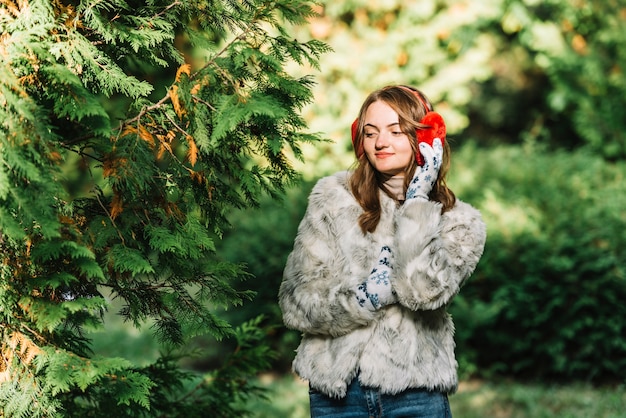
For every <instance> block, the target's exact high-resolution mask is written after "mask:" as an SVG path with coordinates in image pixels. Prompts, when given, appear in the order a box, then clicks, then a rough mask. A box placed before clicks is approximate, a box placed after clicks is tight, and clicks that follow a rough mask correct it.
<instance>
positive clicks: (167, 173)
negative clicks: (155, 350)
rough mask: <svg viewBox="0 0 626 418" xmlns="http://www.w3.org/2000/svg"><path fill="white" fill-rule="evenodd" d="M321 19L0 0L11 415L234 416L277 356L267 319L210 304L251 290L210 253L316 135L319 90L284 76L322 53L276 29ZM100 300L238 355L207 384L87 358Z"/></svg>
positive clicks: (290, 1)
mask: <svg viewBox="0 0 626 418" xmlns="http://www.w3.org/2000/svg"><path fill="white" fill-rule="evenodd" d="M313 15H314V12H313V11H312V9H311V4H310V3H309V2H308V1H295V0H279V1H277V2H264V1H245V2H236V1H228V0H226V1H219V2H216V1H212V0H208V1H204V2H195V1H194V2H187V1H178V2H174V3H171V2H162V1H150V2H126V1H123V0H105V1H88V0H85V1H80V2H59V1H55V2H47V1H43V0H31V1H11V0H6V1H3V2H2V5H1V6H0V25H1V26H2V28H3V35H2V37H0V56H2V61H1V62H0V121H1V122H0V124H1V125H0V126H1V129H0V253H1V254H2V262H1V263H0V316H1V318H0V324H1V325H0V350H1V351H2V354H3V355H2V359H3V361H2V362H0V402H1V403H0V407H2V409H3V411H4V412H3V413H4V416H7V417H20V416H152V415H159V414H160V412H159V411H170V412H167V413H168V414H169V415H168V416H177V415H175V414H174V413H173V412H171V411H177V412H176V413H177V414H179V415H182V414H185V415H187V416H194V414H196V415H198V416H199V414H200V412H198V411H202V408H204V407H208V408H209V409H208V410H211V411H214V415H215V416H241V415H242V414H243V413H244V412H243V411H239V410H235V409H234V407H233V406H232V405H235V403H236V401H238V400H239V398H240V397H241V396H246V394H251V395H252V394H255V393H256V390H255V389H254V387H252V386H250V385H248V384H247V383H246V378H247V377H246V376H249V375H253V374H254V373H255V372H256V371H258V370H259V369H262V368H263V367H266V366H267V364H268V363H267V360H265V358H266V357H268V356H269V353H268V351H267V348H266V347H265V345H264V344H262V343H261V340H262V335H264V334H263V333H262V332H261V330H260V329H259V326H260V325H259V324H260V322H259V321H260V320H258V321H252V322H250V323H248V324H247V325H245V326H243V327H242V328H241V329H237V330H234V329H233V328H232V327H231V325H230V323H229V322H228V321H226V320H224V319H223V318H221V317H220V316H219V314H218V312H217V311H216V309H215V308H217V307H221V308H228V307H232V306H238V305H241V304H242V303H243V302H244V301H246V300H249V299H250V298H251V297H252V293H251V292H250V291H248V290H246V289H242V288H235V287H234V285H235V284H236V283H237V282H238V281H240V280H242V279H244V278H246V277H247V276H248V273H247V272H246V271H245V270H244V268H243V267H242V266H241V265H238V264H233V263H229V262H223V261H221V260H220V257H219V254H216V245H215V243H216V241H217V240H219V238H220V236H221V234H222V233H223V231H224V230H225V229H227V228H228V222H227V219H226V215H227V214H228V213H229V212H231V211H232V210H233V209H242V208H247V207H254V206H256V205H258V203H259V199H260V198H261V196H263V195H264V194H265V195H269V196H271V197H277V196H279V195H280V194H282V193H283V191H284V190H285V188H286V187H287V186H288V185H290V184H293V183H294V181H295V180H297V179H298V174H297V172H296V170H295V169H294V168H293V166H292V162H291V160H290V158H289V156H295V157H298V158H300V157H301V156H302V151H301V149H300V147H301V145H302V144H303V143H308V142H315V141H318V137H317V136H316V135H312V134H308V133H305V132H303V130H304V129H305V128H306V122H305V121H304V119H303V118H302V116H301V115H300V114H299V113H300V111H301V110H302V108H303V107H304V106H305V105H306V104H307V103H309V102H310V101H311V99H312V94H311V88H312V86H313V80H312V78H311V77H310V76H302V77H294V76H292V75H290V74H289V73H288V71H287V68H288V67H289V66H290V65H293V64H294V63H295V64H296V66H302V65H309V66H313V67H317V63H318V59H319V57H320V56H321V54H323V53H325V52H326V51H328V47H327V46H326V45H325V44H323V43H321V42H319V41H316V40H312V41H305V42H299V41H298V40H296V39H294V38H293V36H292V35H291V34H290V32H289V30H287V26H288V25H294V24H295V25H301V24H304V23H306V22H307V19H308V18H310V17H311V16H313ZM103 294H106V295H110V296H111V297H113V298H116V299H118V300H119V301H120V302H121V306H122V308H121V310H120V315H122V316H123V317H124V319H125V320H127V321H129V322H131V323H132V324H134V325H135V326H137V327H143V326H144V325H145V324H150V325H152V327H153V330H154V332H155V334H156V336H157V337H159V338H160V339H161V341H162V343H163V344H164V346H168V347H170V346H171V347H173V348H172V349H173V350H174V351H172V353H177V352H176V347H180V346H182V345H184V343H186V342H188V341H189V340H190V339H191V338H193V337H196V336H199V335H211V336H212V337H214V338H216V339H218V340H219V339H222V338H226V337H233V338H236V339H237V340H238V342H239V345H238V346H239V347H240V348H239V349H238V351H237V352H236V353H234V354H232V356H231V360H230V363H228V366H227V367H226V368H225V369H224V370H217V371H215V372H214V373H215V375H214V376H213V379H208V380H207V377H202V376H200V377H198V376H191V375H189V374H188V373H187V372H183V371H182V370H179V365H178V364H179V363H178V362H179V360H180V357H179V356H181V354H180V353H178V354H172V355H171V356H169V357H164V358H163V359H159V360H157V362H156V363H154V364H152V365H150V366H147V367H144V368H137V367H136V366H135V365H133V364H131V363H129V362H128V361H126V360H124V359H122V358H115V357H107V356H102V355H93V354H92V352H91V346H90V341H89V339H88V338H87V337H86V331H89V330H93V329H98V328H101V327H102V326H103V322H102V321H103V318H104V316H103V313H104V312H105V311H106V310H107V308H108V302H107V300H106V299H105V298H104V297H103ZM249 341H254V343H250V342H249ZM190 379H191V380H193V379H196V380H198V379H199V380H200V381H201V383H198V386H196V387H192V388H190V387H188V386H186V385H183V382H184V381H188V380H190ZM224 382H228V383H224ZM187 391H189V392H187ZM155 393H156V394H163V395H164V400H161V399H160V398H157V397H155V396H153V395H154V394H155ZM166 395H167V396H166ZM163 413H166V412H163Z"/></svg>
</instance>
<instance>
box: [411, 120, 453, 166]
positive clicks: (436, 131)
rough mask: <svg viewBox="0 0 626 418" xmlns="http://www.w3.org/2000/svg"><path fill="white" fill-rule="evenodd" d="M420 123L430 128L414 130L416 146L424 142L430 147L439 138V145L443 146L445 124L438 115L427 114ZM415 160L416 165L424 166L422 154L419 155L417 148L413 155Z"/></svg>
mask: <svg viewBox="0 0 626 418" xmlns="http://www.w3.org/2000/svg"><path fill="white" fill-rule="evenodd" d="M420 123H422V124H424V125H428V126H430V128H427V129H417V130H416V136H417V143H418V144H419V143H420V142H425V143H427V144H428V145H430V146H432V145H433V140H434V139H435V138H439V139H441V144H442V145H443V143H444V142H445V140H446V124H445V122H444V121H443V118H442V117H441V115H440V114H439V113H437V112H428V113H427V114H426V116H424V117H423V118H422V120H421V121H420ZM415 160H416V161H417V164H418V165H424V157H422V154H420V152H419V147H418V151H417V152H416V153H415Z"/></svg>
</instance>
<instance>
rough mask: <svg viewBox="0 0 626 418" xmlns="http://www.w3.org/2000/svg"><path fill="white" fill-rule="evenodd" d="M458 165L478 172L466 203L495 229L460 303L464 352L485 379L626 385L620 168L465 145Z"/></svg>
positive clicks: (559, 155)
mask: <svg viewBox="0 0 626 418" xmlns="http://www.w3.org/2000/svg"><path fill="white" fill-rule="evenodd" d="M459 158H461V159H462V160H465V161H468V162H469V161H471V162H472V163H471V169H470V168H469V167H462V166H461V167H459V174H458V176H459V177H458V178H459V180H458V181H459V182H463V181H464V180H463V178H462V174H461V173H463V172H464V170H469V171H470V172H471V173H472V174H471V178H472V179H473V180H472V181H466V182H465V184H463V187H462V188H461V190H462V193H461V195H462V196H465V197H466V198H467V199H468V200H470V201H472V202H473V203H475V204H477V205H478V206H479V208H480V209H481V211H482V213H483V216H484V218H485V219H486V221H487V223H488V231H489V234H488V240H487V245H486V248H485V253H484V256H483V258H482V260H481V262H480V264H479V267H478V269H477V271H476V273H475V274H474V276H473V278H472V279H471V281H470V283H468V285H467V286H466V287H465V288H464V289H463V291H462V292H461V295H460V298H459V303H456V304H454V305H453V312H454V313H455V317H456V318H459V319H460V323H458V324H457V329H459V330H460V331H459V334H458V337H459V340H460V344H459V351H460V352H462V353H465V355H467V352H468V351H469V352H471V353H472V355H473V356H475V357H474V359H473V360H475V364H476V366H477V372H478V373H481V374H483V373H487V372H489V371H491V372H496V373H502V374H506V375H515V376H519V377H526V378H541V379H581V380H590V381H596V382H612V381H621V380H623V373H621V371H622V370H624V369H625V368H626V363H625V361H624V359H625V358H626V342H625V341H624V338H623V335H624V334H625V333H626V322H625V321H624V318H625V317H626V316H625V315H626V308H625V306H624V304H623V300H624V298H626V270H625V268H626V267H625V266H624V262H623V261H624V260H626V253H625V252H624V251H625V249H626V235H625V234H624V230H623V225H624V222H626V218H625V217H624V211H623V210H622V208H624V207H625V205H626V200H625V196H626V193H625V192H626V190H625V188H624V187H625V186H624V182H623V179H624V176H625V175H626V167H625V166H624V164H609V163H606V162H604V161H603V160H602V159H600V158H598V157H590V156H589V155H588V154H587V153H584V152H576V153H573V154H566V153H563V152H554V153H547V152H545V150H544V149H543V148H540V147H530V148H528V149H520V148H497V149H495V150H494V151H492V152H485V151H484V150H479V149H476V148H472V147H467V148H465V149H464V150H463V153H462V155H460V156H459ZM512 162H513V163H512ZM455 181H456V180H455Z"/></svg>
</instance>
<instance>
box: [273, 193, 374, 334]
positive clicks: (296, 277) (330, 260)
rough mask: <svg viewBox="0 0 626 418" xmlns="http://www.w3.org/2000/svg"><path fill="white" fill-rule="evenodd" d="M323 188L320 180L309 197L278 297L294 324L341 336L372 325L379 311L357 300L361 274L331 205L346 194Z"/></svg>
mask: <svg viewBox="0 0 626 418" xmlns="http://www.w3.org/2000/svg"><path fill="white" fill-rule="evenodd" d="M320 189H322V190H323V188H322V187H319V183H318V185H317V186H316V187H315V188H314V189H313V191H312V193H311V196H310V197H309V204H308V207H307V211H306V213H305V215H304V218H303V219H302V221H301V222H300V225H299V227H298V233H297V235H296V238H295V241H294V247H293V250H292V252H291V253H290V254H289V256H288V258H287V263H286V266H285V269H284V272H283V281H282V283H281V286H280V289H279V292H278V301H279V305H280V308H281V310H282V313H283V322H284V323H285V325H286V326H287V327H288V328H292V329H297V330H299V331H302V332H304V333H309V334H318V335H330V336H333V337H336V336H340V335H344V334H347V333H349V332H351V331H353V330H354V329H357V328H360V327H363V326H366V325H367V324H369V323H370V322H371V321H372V320H373V319H375V318H376V317H377V316H378V315H377V313H376V312H370V311H369V310H368V309H366V308H364V307H361V306H359V304H358V302H357V299H356V293H355V288H356V285H355V283H359V278H358V277H351V272H350V271H349V268H348V267H347V266H348V265H349V262H348V260H347V258H348V256H347V255H346V254H344V253H343V252H342V251H341V249H340V245H339V243H338V234H340V233H341V232H340V231H338V230H337V228H336V226H335V224H336V223H337V222H336V216H335V215H336V214H333V213H332V211H330V212H329V209H328V207H329V203H330V202H333V201H338V200H342V199H343V200H344V201H345V200H346V196H343V195H341V196H337V195H336V193H335V192H336V191H335V192H332V193H328V191H325V192H322V191H321V190H320ZM344 192H345V193H348V191H347V190H346V191H344ZM348 197H350V198H351V196H348ZM362 280H364V278H360V281H362Z"/></svg>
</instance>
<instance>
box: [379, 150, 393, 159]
mask: <svg viewBox="0 0 626 418" xmlns="http://www.w3.org/2000/svg"><path fill="white" fill-rule="evenodd" d="M374 155H376V158H379V159H384V158H389V157H393V156H394V154H393V153H391V152H377V153H376V154H374Z"/></svg>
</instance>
